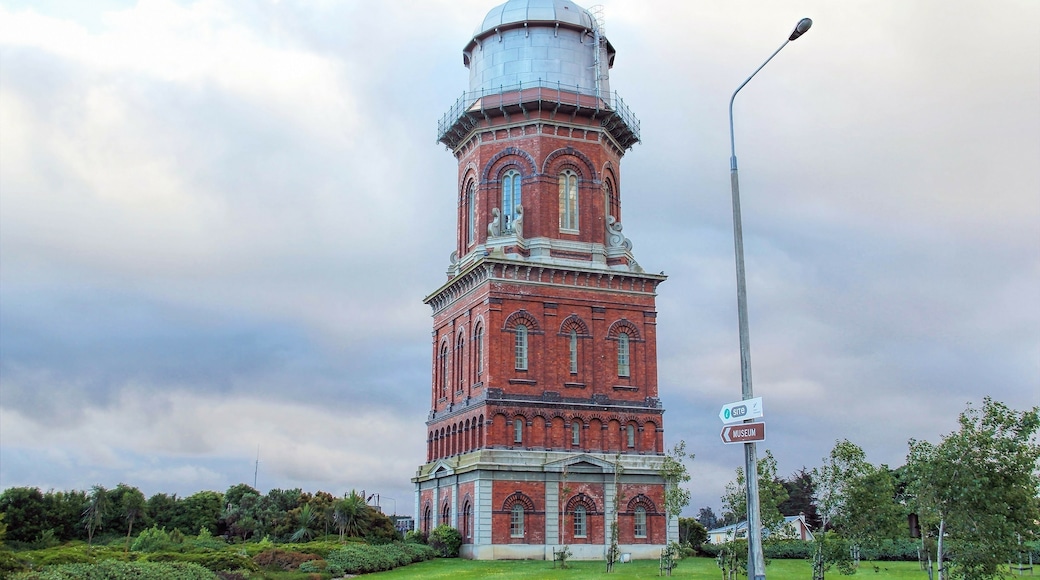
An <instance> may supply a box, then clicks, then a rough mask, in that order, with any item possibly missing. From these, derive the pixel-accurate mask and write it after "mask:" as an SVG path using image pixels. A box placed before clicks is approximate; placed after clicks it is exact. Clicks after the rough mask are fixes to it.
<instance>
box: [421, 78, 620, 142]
mask: <svg viewBox="0 0 1040 580" xmlns="http://www.w3.org/2000/svg"><path fill="white" fill-rule="evenodd" d="M532 109H535V110H543V111H544V110H548V111H550V112H563V113H572V112H575V111H580V112H582V113H584V114H590V115H592V116H593V117H598V118H600V119H601V121H602V124H603V126H604V127H605V128H606V129H607V130H608V131H609V132H610V134H611V135H613V137H614V138H615V139H616V140H617V141H618V143H619V144H620V145H621V146H622V147H623V148H624V149H628V148H630V147H632V145H635V144H636V143H638V142H639V119H637V118H636V116H635V115H634V114H632V111H631V109H629V108H628V106H627V105H626V104H625V102H624V101H623V100H622V99H621V97H620V96H619V95H618V94H617V92H613V93H611V92H601V91H598V90H596V89H595V88H585V87H581V86H578V85H565V84H562V83H559V82H556V83H554V82H550V81H543V80H537V81H532V82H526V83H516V84H513V85H500V86H499V87H498V88H492V89H481V90H479V91H466V92H464V93H462V96H460V97H459V98H458V100H457V101H455V104H454V105H452V107H451V108H450V109H448V112H447V113H445V114H444V116H443V117H441V119H440V121H439V122H438V123H437V141H439V142H441V143H444V144H445V145H447V146H448V147H452V148H454V147H455V146H457V145H458V144H459V143H460V142H461V141H462V140H463V139H465V138H466V135H468V134H469V132H470V131H471V130H472V129H473V128H474V127H476V126H477V124H478V123H479V122H480V121H481V120H484V119H490V118H491V117H494V116H500V115H504V114H512V113H514V112H523V113H526V112H529V111H531V110H532Z"/></svg>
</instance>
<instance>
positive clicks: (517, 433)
mask: <svg viewBox="0 0 1040 580" xmlns="http://www.w3.org/2000/svg"><path fill="white" fill-rule="evenodd" d="M613 60H614V48H613V46H611V44H610V43H609V42H608V41H607V39H606V37H605V35H604V34H603V27H602V23H601V22H598V21H597V19H596V18H595V17H594V16H593V15H592V14H591V13H589V12H588V11H586V10H585V9H583V8H581V7H579V6H577V5H576V4H574V3H573V2H571V1H570V0H509V1H508V2H506V3H505V4H503V5H501V6H498V7H496V8H494V9H492V10H491V12H489V13H488V15H487V17H486V18H485V19H484V21H483V23H482V24H481V25H480V26H479V27H478V28H477V30H476V32H475V35H474V37H473V39H472V40H471V41H470V42H469V44H467V45H466V47H465V49H464V50H463V63H464V64H465V65H466V66H467V67H468V68H469V69H470V90H469V91H468V92H466V93H465V94H464V95H463V96H462V97H461V98H460V99H459V101H458V102H457V103H456V104H455V106H454V107H452V109H451V110H450V111H449V112H448V113H447V114H446V115H445V116H444V118H443V119H442V120H441V122H440V124H439V127H438V140H439V141H440V142H441V143H444V144H445V145H446V146H447V147H448V148H449V149H450V150H451V151H452V152H453V153H454V155H455V157H456V158H457V159H458V162H459V180H458V191H457V203H458V228H457V239H456V244H455V251H454V252H453V253H452V256H451V265H450V267H449V270H448V281H447V282H446V283H445V284H444V285H443V286H441V287H440V288H438V289H437V290H436V291H434V292H433V293H432V294H430V296H429V297H427V298H426V303H428V304H429V305H430V306H431V307H432V308H433V319H434V323H433V329H434V330H433V345H432V346H433V349H432V350H433V381H432V390H431V393H430V414H429V419H428V421H427V427H428V429H427V435H428V438H427V454H426V455H427V457H426V461H427V462H426V464H425V465H423V466H422V467H420V468H419V471H418V473H417V475H416V477H415V478H414V479H413V481H414V482H415V485H416V498H415V499H416V504H415V514H416V522H417V527H418V528H419V529H420V530H423V531H429V530H431V529H433V528H434V527H436V526H437V525H439V524H444V523H446V524H449V525H451V526H453V527H455V528H457V529H458V530H459V531H460V532H461V533H462V536H463V549H462V551H463V555H464V556H466V557H471V558H479V559H503V558H543V557H550V558H551V557H552V549H553V548H557V547H560V546H563V545H567V546H569V547H570V548H571V550H572V552H573V553H574V557H576V558H586V559H593V558H603V555H604V552H605V550H606V548H607V547H608V546H609V545H610V542H611V538H610V536H611V531H610V530H611V525H612V524H613V523H615V522H616V523H617V530H618V540H619V543H620V545H621V551H622V552H628V553H631V554H632V555H633V556H634V557H657V555H658V554H659V552H660V548H661V547H662V546H663V545H664V544H666V542H667V540H668V539H669V538H673V539H674V538H675V535H676V532H677V528H676V527H675V526H676V524H675V522H674V521H673V522H669V521H668V518H667V516H666V514H665V503H664V491H665V489H664V482H663V480H662V478H661V476H660V468H661V463H662V457H663V450H664V431H663V422H662V414H663V412H664V409H663V408H662V406H661V403H660V401H659V399H658V396H657V350H656V315H657V313H656V310H655V296H656V289H657V285H658V284H659V283H660V282H662V281H663V280H664V279H665V277H664V276H663V275H657V274H648V273H646V272H644V271H643V269H642V268H640V267H639V265H638V264H637V263H636V261H635V260H634V259H633V257H632V251H631V248H632V244H631V242H629V240H628V239H627V238H625V237H624V235H622V233H621V186H620V185H621V182H620V160H621V157H622V156H623V155H624V154H625V151H626V150H628V149H629V148H630V147H631V146H632V145H634V144H635V143H636V142H638V141H639V124H638V121H637V120H636V119H635V117H634V116H632V114H631V112H630V111H629V110H628V108H627V107H626V106H625V105H624V103H623V102H622V101H621V100H620V98H618V97H617V96H616V95H614V94H611V93H610V91H609V77H608V70H609V68H610V67H611V65H612V64H613Z"/></svg>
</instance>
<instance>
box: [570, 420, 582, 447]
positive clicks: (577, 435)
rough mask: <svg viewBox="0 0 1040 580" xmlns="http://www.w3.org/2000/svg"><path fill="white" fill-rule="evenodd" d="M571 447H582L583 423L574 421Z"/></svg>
mask: <svg viewBox="0 0 1040 580" xmlns="http://www.w3.org/2000/svg"><path fill="white" fill-rule="evenodd" d="M571 445H574V446H578V445H581V422H580V421H574V422H573V423H571Z"/></svg>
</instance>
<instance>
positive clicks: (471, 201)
mask: <svg viewBox="0 0 1040 580" xmlns="http://www.w3.org/2000/svg"><path fill="white" fill-rule="evenodd" d="M476 239H477V186H476V184H475V183H473V182H472V181H471V182H469V186H468V187H467V188H466V244H472V243H473V242H474V241H476Z"/></svg>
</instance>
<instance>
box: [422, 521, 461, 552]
mask: <svg viewBox="0 0 1040 580" xmlns="http://www.w3.org/2000/svg"><path fill="white" fill-rule="evenodd" d="M429 544H430V547H431V548H433V549H434V550H436V551H437V554H438V555H439V556H440V557H442V558H457V557H458V555H459V548H460V547H461V546H462V534H460V533H459V531H458V530H456V529H455V528H453V527H451V526H449V525H447V524H441V525H439V526H437V527H436V528H434V529H433V531H432V532H430V538H429Z"/></svg>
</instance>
